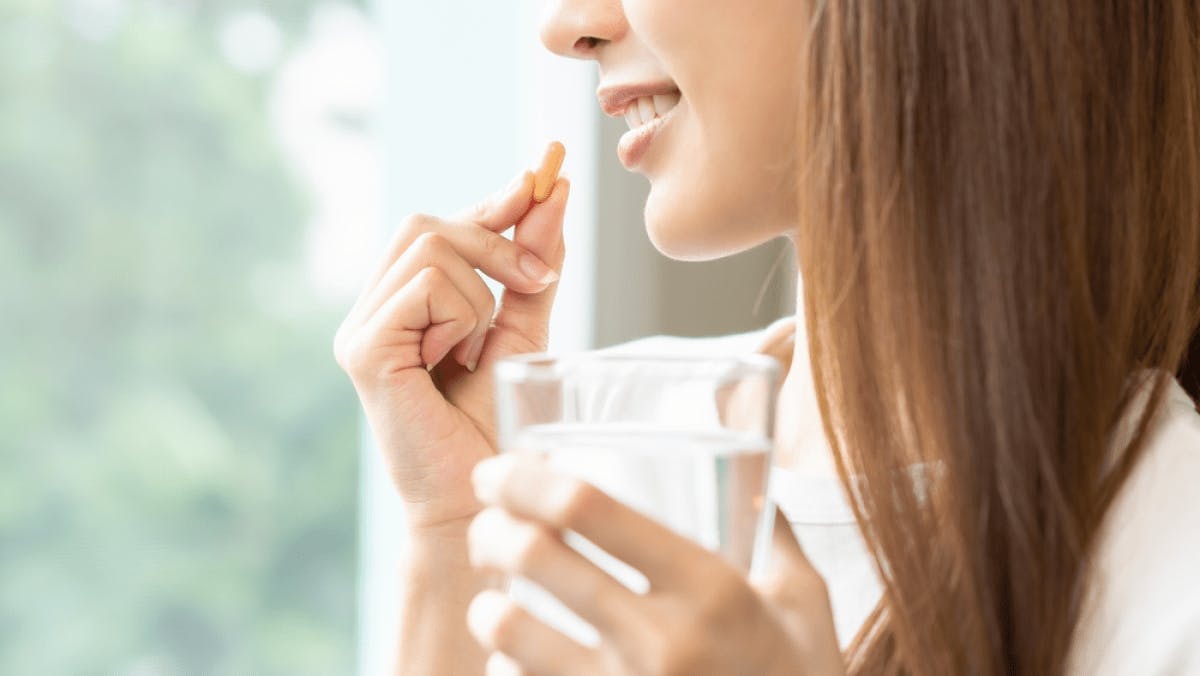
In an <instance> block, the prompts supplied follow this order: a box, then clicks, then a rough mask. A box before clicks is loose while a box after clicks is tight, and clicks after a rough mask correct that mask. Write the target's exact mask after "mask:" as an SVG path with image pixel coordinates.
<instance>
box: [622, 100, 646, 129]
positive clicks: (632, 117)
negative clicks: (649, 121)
mask: <svg viewBox="0 0 1200 676" xmlns="http://www.w3.org/2000/svg"><path fill="white" fill-rule="evenodd" d="M625 123H626V124H628V125H629V128H630V129H637V128H638V127H640V126H642V114H641V112H639V111H638V105H637V103H636V102H634V103H632V104H630V106H629V107H628V108H626V109H625Z"/></svg>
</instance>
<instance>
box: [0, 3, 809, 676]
mask: <svg viewBox="0 0 1200 676" xmlns="http://www.w3.org/2000/svg"><path fill="white" fill-rule="evenodd" d="M542 11H543V7H542V3H541V2H539V1H538V0H511V1H507V2H496V0H437V2H429V1H425V2H415V1H407V0H277V1H273V2H267V1H265V0H261V1H255V0H0V463H2V465H0V466H2V469H0V674H136V675H139V676H141V675H156V674H348V673H355V672H356V671H357V672H358V673H363V674H374V673H379V672H380V671H381V670H382V669H383V667H384V665H385V664H386V663H387V654H388V650H389V648H390V641H389V636H390V626H391V625H390V622H391V615H392V612H394V605H393V604H394V599H395V598H396V596H395V593H396V590H395V588H394V578H395V574H394V573H395V567H394V566H395V559H396V557H397V556H398V554H399V552H400V551H401V550H402V548H403V546H404V545H403V533H402V532H398V529H397V528H396V527H395V524H396V523H397V519H398V516H399V515H398V512H397V510H398V506H397V505H396V504H395V501H394V498H393V496H392V495H391V493H390V491H389V488H388V486H387V485H386V483H385V482H384V481H383V480H382V479H380V473H379V472H378V471H376V468H375V466H374V465H373V463H374V462H376V460H377V459H376V456H375V453H374V451H373V450H372V449H371V448H370V439H369V438H366V437H365V436H364V434H363V432H362V426H361V423H360V420H359V414H358V409H357V404H356V401H355V398H354V392H353V389H352V388H351V387H350V385H349V382H348V381H347V379H346V378H345V377H344V376H343V375H342V374H341V373H340V371H339V370H338V369H337V367H336V365H335V364H334V362H333V359H332V348H331V343H332V337H333V333H334V331H335V330H336V328H337V325H338V323H339V322H340V320H341V317H342V315H343V314H344V312H345V311H346V309H347V308H348V307H349V305H350V303H351V302H352V301H353V298H354V296H355V294H356V292H357V289H358V284H359V282H360V280H359V271H360V270H362V269H363V268H364V267H365V266H367V265H368V264H369V263H371V262H372V261H373V260H374V258H375V255H376V254H375V252H376V251H378V249H379V246H380V244H381V242H383V241H385V240H386V238H387V236H388V234H389V232H390V230H391V228H390V227H389V224H391V223H396V222H398V221H399V219H400V218H402V217H403V215H404V214H407V213H410V212H413V211H425V212H432V213H448V212H451V211H456V210H458V209H459V208H461V207H462V206H465V205H467V204H469V203H471V202H474V201H476V200H478V199H479V198H481V197H483V196H484V195H487V194H489V193H490V192H492V191H494V190H495V189H497V188H498V187H500V186H502V185H504V184H505V183H507V181H508V179H509V178H510V177H511V176H512V175H513V174H515V173H516V172H517V171H518V170H519V169H521V168H522V167H526V166H530V165H532V164H534V163H536V161H537V160H538V158H539V156H540V151H541V148H542V147H543V146H544V144H545V142H546V141H548V140H549V139H551V138H560V139H563V140H564V141H565V142H566V144H567V147H568V149H569V157H568V162H567V165H566V170H565V171H566V173H567V174H568V175H569V176H571V178H572V179H573V181H574V183H575V189H574V191H573V203H572V205H571V211H570V213H569V214H568V224H567V242H568V259H567V270H566V271H565V273H564V278H563V282H562V285H561V290H560V295H559V302H558V305H557V307H556V310H555V316H554V320H553V326H552V333H553V341H554V342H553V343H552V346H551V347H552V349H555V350H559V351H565V350H576V349H587V348H592V347H599V346H605V345H611V344H614V343H618V342H622V341H625V340H629V339H632V338H636V337H640V336H644V335H651V334H658V333H674V334H680V335H694V336H699V335H719V334H723V333H732V332H739V331H745V330H750V329H753V328H758V327H761V326H765V325H766V324H768V323H769V322H770V321H771V320H773V319H775V318H776V317H779V316H782V315H783V314H790V313H791V312H792V309H793V308H794V300H793V291H792V289H791V281H792V278H793V277H794V273H792V272H791V271H790V270H791V261H790V260H788V259H787V257H786V255H785V252H784V250H783V249H782V247H781V243H779V242H776V243H772V244H770V245H767V246H764V247H760V248H759V249H757V250H755V251H752V252H748V253H747V254H744V255H741V256H737V257H734V258H732V259H728V260H724V261H719V262H714V263H706V264H683V263H676V262H672V261H668V260H666V259H664V258H663V257H662V256H660V255H659V254H657V253H656V252H654V251H653V249H652V248H651V247H650V245H649V243H648V241H647V239H646V236H645V232H644V230H643V229H642V224H641V206H642V202H643V200H644V196H645V191H646V185H645V182H644V180H642V179H640V178H638V177H635V176H630V175H628V174H626V173H625V172H624V171H623V170H622V169H621V168H620V166H619V165H618V163H617V162H616V159H615V152H614V148H615V145H616V139H617V138H618V137H619V135H620V133H621V131H622V130H623V126H624V123H623V122H621V121H614V120H608V119H605V118H603V117H602V116H601V115H600V113H599V110H598V108H597V106H596V102H595V98H594V89H595V73H594V71H593V69H592V68H591V67H589V65H587V64H578V63H566V62H560V61H558V60H556V59H553V58H551V57H550V56H549V55H547V54H544V53H543V50H542V48H541V46H540V45H539V44H538V42H537V23H538V20H539V18H540V15H541V13H542ZM772 270H774V274H771V272H772Z"/></svg>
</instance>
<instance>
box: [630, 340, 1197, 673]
mask: <svg viewBox="0 0 1200 676" xmlns="http://www.w3.org/2000/svg"><path fill="white" fill-rule="evenodd" d="M776 326H778V323H776V324H775V325H772V327H769V328H768V329H765V330H764V331H754V332H750V333H743V334H736V335H730V336H721V337H717V338H679V337H674V336H654V337H651V338H645V339H642V340H637V341H633V342H631V343H626V344H623V345H620V346H617V347H615V348H609V349H610V350H613V351H619V352H622V353H642V354H654V353H656V354H693V355H731V354H741V353H746V352H753V351H755V350H756V349H757V348H758V346H759V345H760V343H761V342H762V341H763V337H764V334H765V333H767V332H769V331H771V330H772V329H773V328H774V327H776ZM800 330H801V331H802V330H803V328H802V327H801V329H800ZM801 337H802V336H801ZM797 366H800V367H803V365H797ZM806 394H807V393H801V394H799V395H793V401H799V402H801V403H802V404H805V403H806V402H810V401H811V398H810V397H807V396H806ZM789 408H791V407H789ZM791 410H795V409H794V408H792V409H791ZM808 416H810V417H809V419H807V420H801V421H799V424H798V427H799V428H801V429H802V430H804V433H803V434H804V438H800V439H795V438H793V439H792V440H791V441H792V443H799V444H802V445H805V446H808V447H809V450H810V451H812V450H813V449H815V448H817V447H822V448H823V452H824V453H825V455H826V456H827V455H828V453H829V451H828V446H827V445H826V442H825V440H824V438H823V436H821V432H820V425H819V424H814V421H818V420H819V418H818V413H817V411H816V410H815V409H812V410H810V412H809V414H808ZM809 455H810V457H811V455H812V453H810V454H809ZM770 495H771V497H772V498H773V499H774V500H775V502H776V504H778V505H779V506H780V508H781V509H782V511H783V513H784V514H785V515H786V516H787V518H788V521H789V522H790V523H791V525H792V528H793V530H794V532H795V533H796V536H797V538H798V539H799V541H800V544H801V545H802V546H803V547H804V549H805V553H806V554H807V556H808V557H809V560H810V561H812V563H813V565H814V567H816V569H817V571H818V572H820V573H821V575H822V576H823V577H824V578H825V581H826V584H827V586H828V588H829V592H830V599H831V602H832V605H833V613H834V621H835V624H836V627H837V632H838V636H839V639H840V641H841V642H842V644H843V645H845V644H846V643H848V642H849V641H850V640H851V639H852V638H853V637H854V634H855V633H856V632H857V630H858V628H859V627H860V626H861V624H862V622H863V621H864V620H865V619H866V616H867V615H868V614H869V613H870V611H871V609H872V608H873V607H874V605H875V603H876V602H877V601H878V599H879V595H880V591H881V589H880V583H879V580H878V578H877V576H876V574H875V571H874V565H873V562H872V560H871V558H870V555H869V554H868V553H867V551H866V548H865V546H864V544H863V540H862V536H861V534H860V532H859V530H858V527H857V525H856V524H855V521H854V516H853V513H852V512H851V510H850V507H849V505H848V504H847V502H846V500H845V497H844V493H843V490H842V487H841V482H840V481H839V479H838V478H837V476H836V474H835V473H834V472H833V470H832V463H831V462H827V463H820V462H817V463H812V462H806V463H804V464H803V465H802V466H801V467H800V469H799V470H792V469H782V468H780V467H776V468H774V469H773V470H772V476H771V485H770ZM1094 566H1095V567H1094V569H1093V571H1092V576H1091V578H1090V585H1089V588H1088V591H1087V596H1086V599H1085V602H1084V607H1083V611H1082V615H1081V617H1080V621H1079V624H1078V625H1077V629H1076V639H1075V643H1074V645H1073V647H1072V649H1071V652H1070V656H1069V660H1068V661H1069V668H1068V673H1070V674H1077V675H1079V676H1083V675H1085V674H1086V675H1087V676H1108V675H1121V676H1124V675H1125V674H1130V675H1134V674H1136V675H1139V676H1141V675H1158V674H1161V675H1168V674H1169V675H1176V674H1197V675H1200V414H1198V413H1197V411H1196V408H1195V406H1194V404H1193V403H1192V401H1191V399H1190V398H1189V397H1188V395H1187V393H1186V392H1185V391H1184V390H1183V388H1182V387H1181V386H1180V385H1179V383H1178V382H1176V381H1174V380H1172V381H1171V383H1170V389H1169V391H1168V393H1167V396H1166V398H1165V400H1164V403H1163V406H1162V408H1161V409H1160V413H1159V415H1158V417H1157V419H1156V421H1155V425H1154V427H1153V431H1152V433H1151V437H1150V439H1149V441H1148V446H1147V448H1146V452H1145V454H1144V455H1143V457H1142V459H1141V461H1140V462H1139V464H1138V466H1137V467H1136V468H1135V469H1134V470H1133V472H1132V474H1131V475H1130V477H1129V480H1128V482H1127V483H1126V485H1125V486H1124V487H1123V489H1122V492H1121V494H1120V495H1119V496H1118V498H1117V500H1116V502H1115V503H1114V504H1113V506H1112V508H1111V509H1110V511H1109V514H1108V517H1107V519H1106V521H1105V524H1104V526H1103V527H1102V532H1101V539H1100V545H1099V548H1098V550H1097V556H1096V559H1095V562H1094Z"/></svg>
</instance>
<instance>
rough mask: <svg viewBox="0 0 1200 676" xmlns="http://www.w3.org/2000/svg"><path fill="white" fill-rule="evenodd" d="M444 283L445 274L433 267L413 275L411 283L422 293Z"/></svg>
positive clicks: (425, 268) (422, 269)
mask: <svg viewBox="0 0 1200 676" xmlns="http://www.w3.org/2000/svg"><path fill="white" fill-rule="evenodd" d="M445 281H446V273H444V272H442V271H441V270H440V269H438V268H435V267H433V266H429V267H424V268H421V270H420V271H419V272H417V274H415V275H413V278H412V282H410V283H411V284H413V285H414V286H415V287H416V288H417V289H419V290H420V291H422V292H429V291H431V290H432V289H434V288H435V287H436V286H438V285H439V284H441V283H443V282H445Z"/></svg>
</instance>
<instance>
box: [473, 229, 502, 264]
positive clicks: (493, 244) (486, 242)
mask: <svg viewBox="0 0 1200 676" xmlns="http://www.w3.org/2000/svg"><path fill="white" fill-rule="evenodd" d="M475 237H477V238H478V241H479V249H480V251H482V252H483V254H484V255H485V256H488V257H491V256H495V255H496V253H497V252H498V251H500V249H501V248H502V247H503V246H504V243H505V242H507V241H508V240H506V239H504V236H503V235H498V234H496V233H494V232H492V231H491V230H485V229H484V228H476V229H475Z"/></svg>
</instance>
